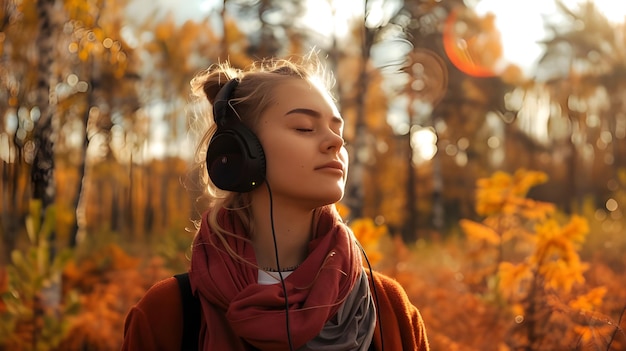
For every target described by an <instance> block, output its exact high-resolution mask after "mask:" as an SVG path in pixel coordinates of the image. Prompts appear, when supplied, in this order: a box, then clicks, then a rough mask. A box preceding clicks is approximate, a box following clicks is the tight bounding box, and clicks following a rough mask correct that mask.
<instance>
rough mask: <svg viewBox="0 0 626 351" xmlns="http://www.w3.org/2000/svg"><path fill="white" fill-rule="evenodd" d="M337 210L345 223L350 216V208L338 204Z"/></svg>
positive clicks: (336, 205)
mask: <svg viewBox="0 0 626 351" xmlns="http://www.w3.org/2000/svg"><path fill="white" fill-rule="evenodd" d="M335 208H336V209H337V212H339V216H340V217H341V218H343V220H344V221H345V220H346V219H348V217H349V216H350V208H348V206H346V205H344V204H342V203H336V204H335Z"/></svg>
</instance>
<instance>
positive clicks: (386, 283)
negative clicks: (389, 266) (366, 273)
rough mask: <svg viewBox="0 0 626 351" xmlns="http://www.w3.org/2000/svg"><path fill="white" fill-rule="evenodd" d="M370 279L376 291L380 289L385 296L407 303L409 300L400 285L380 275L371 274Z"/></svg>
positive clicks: (376, 273) (377, 273)
mask: <svg viewBox="0 0 626 351" xmlns="http://www.w3.org/2000/svg"><path fill="white" fill-rule="evenodd" d="M370 279H372V284H373V285H374V287H375V288H376V289H382V290H383V292H384V293H385V294H386V295H390V297H395V298H396V299H397V298H401V300H402V301H403V302H409V298H408V296H407V294H406V291H405V290H404V287H402V285H400V283H399V282H398V281H397V280H395V279H393V278H391V277H389V276H387V275H384V274H382V273H379V272H376V271H374V272H373V277H372V276H371V275H370Z"/></svg>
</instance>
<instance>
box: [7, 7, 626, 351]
mask: <svg viewBox="0 0 626 351" xmlns="http://www.w3.org/2000/svg"><path fill="white" fill-rule="evenodd" d="M0 1H1V2H0V4H1V5H0V117H1V118H2V120H1V121H2V123H1V124H0V172H1V173H2V178H1V179H2V183H1V186H0V209H1V216H0V239H1V240H0V350H117V349H119V347H120V345H121V340H122V331H123V322H124V317H125V315H126V313H127V312H128V309H129V308H130V307H131V306H132V305H133V304H134V303H135V302H136V301H138V299H139V298H140V297H141V296H142V295H143V293H144V292H145V291H146V289H148V288H149V287H150V286H151V285H152V284H153V283H154V282H156V281H158V280H159V279H163V278H165V277H168V276H171V275H173V274H175V273H178V272H182V271H185V270H186V269H187V267H188V264H189V253H190V248H189V247H190V244H191V240H192V237H193V234H194V225H193V220H195V219H197V218H198V217H199V215H200V213H201V212H202V211H203V210H205V209H206V207H205V206H203V202H202V201H199V199H198V198H197V197H198V195H199V192H198V189H197V188H194V187H193V184H194V179H196V178H197V175H196V174H193V173H190V166H191V165H192V164H193V162H194V161H195V159H194V158H195V156H196V150H195V144H196V142H197V140H198V137H199V136H200V134H201V133H202V132H203V131H201V130H200V131H199V130H197V128H196V126H195V124H194V123H195V122H196V118H197V116H198V113H201V112H202V111H203V110H204V109H206V107H207V106H206V105H205V104H203V103H201V102H198V101H195V100H193V99H192V98H191V96H190V86H189V81H190V80H191V79H192V78H193V76H194V75H195V74H197V73H198V72H200V71H202V70H204V69H206V68H208V67H209V66H210V65H211V64H214V63H217V62H223V61H226V60H228V61H230V62H231V63H232V64H233V65H234V66H236V67H240V68H244V67H246V66H247V65H249V64H250V63H252V62H253V61H254V60H257V59H262V58H267V57H289V56H291V55H302V54H306V53H307V52H309V51H311V50H316V51H317V52H318V53H319V56H320V57H321V58H322V59H323V60H324V61H325V63H326V64H327V66H328V68H329V70H331V71H333V72H334V73H335V77H336V84H335V86H334V91H333V93H334V95H335V96H336V98H337V103H338V106H339V108H340V111H341V113H342V116H343V118H344V119H345V121H346V130H345V136H346V139H347V142H348V150H349V152H350V175H349V181H348V186H347V191H346V196H345V198H344V199H343V200H342V201H341V203H339V204H337V206H338V208H339V210H340V212H341V213H342V215H343V216H344V217H345V218H346V220H347V221H348V223H349V224H350V226H351V227H352V229H353V230H354V232H355V235H356V236H357V237H358V238H359V240H360V241H361V242H362V243H363V245H364V246H365V248H366V250H367V252H368V256H369V257H370V259H371V261H372V263H373V264H374V266H375V268H376V269H378V270H380V271H382V272H384V273H386V274H389V275H390V276H392V277H394V278H395V279H397V280H398V281H399V282H400V283H401V284H402V285H403V286H404V287H405V289H406V291H407V294H408V295H409V297H410V298H411V300H412V301H413V303H414V304H415V305H416V306H417V307H418V308H419V309H420V311H421V312H422V315H423V317H424V320H425V323H426V325H427V327H428V332H429V336H430V341H431V346H432V348H433V350H499V351H501V350H626V335H625V333H624V327H626V321H624V319H626V315H625V311H626V289H624V286H626V273H625V271H626V270H625V268H626V255H624V252H625V250H626V236H625V233H624V231H625V230H626V228H625V224H626V220H625V219H624V211H625V206H626V203H625V201H626V79H625V78H626V27H625V20H626V2H621V1H611V0H594V1H592V0H554V1H552V0H509V1H502V0H466V1H461V0H407V1H403V0H354V1H352V0H350V1H348V0H316V1H313V0H293V1H286V0H223V1H217V0H184V1H175V0H158V1H151V0H0Z"/></svg>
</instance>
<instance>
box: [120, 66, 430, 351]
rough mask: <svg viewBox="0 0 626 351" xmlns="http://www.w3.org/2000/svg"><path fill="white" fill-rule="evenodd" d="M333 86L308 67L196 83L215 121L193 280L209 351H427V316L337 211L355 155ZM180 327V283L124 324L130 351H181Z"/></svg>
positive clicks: (264, 69)
mask: <svg viewBox="0 0 626 351" xmlns="http://www.w3.org/2000/svg"><path fill="white" fill-rule="evenodd" d="M324 77H327V76H326V75H325V73H324V72H323V69H322V68H321V65H320V63H319V61H317V60H316V59H315V58H314V57H307V58H304V59H303V60H301V62H295V61H292V60H272V61H266V62H260V63H258V64H256V65H253V66H252V67H251V68H249V69H247V70H245V71H239V70H235V69H233V68H231V67H229V65H228V64H222V65H216V66H214V67H212V68H210V69H209V70H207V71H206V72H203V73H202V74H200V75H198V76H197V77H196V78H194V79H193V81H192V87H193V91H194V93H195V95H196V96H199V97H203V98H207V99H208V101H209V102H210V103H211V104H212V105H213V118H208V120H210V121H211V122H214V123H212V126H211V127H210V128H209V129H208V131H207V133H206V135H205V137H204V139H203V142H202V143H201V146H200V148H199V150H200V151H201V152H200V154H202V155H203V156H202V162H201V163H200V165H201V168H203V169H202V175H204V177H203V179H204V180H205V181H206V184H205V185H204V188H206V191H207V192H208V194H209V195H210V198H211V199H212V203H211V206H210V210H209V211H207V212H206V213H205V214H204V215H203V217H202V219H201V223H200V224H199V230H198V233H197V234H196V237H195V239H194V243H193V251H192V256H191V268H190V270H189V281H190V283H191V291H192V292H193V295H194V296H196V297H197V298H198V299H199V301H200V306H201V317H200V331H199V335H198V343H197V345H198V349H200V350H257V349H258V350H428V342H427V338H426V332H425V328H424V324H423V321H422V319H421V316H420V314H419V312H418V310H417V309H416V308H415V307H414V306H413V305H412V304H411V303H410V302H409V300H408V298H407V296H406V293H405V292H404V290H403V289H402V287H401V286H399V284H398V283H397V282H395V281H394V280H392V279H390V278H388V277H385V276H383V275H381V274H378V273H372V271H371V268H369V269H366V268H364V265H363V262H362V251H361V249H360V247H359V245H358V243H357V242H356V240H355V238H354V236H353V234H352V233H351V232H350V230H349V228H348V227H347V226H346V225H345V224H344V223H342V221H341V218H340V217H339V215H338V213H337V211H336V210H335V207H334V203H336V202H337V201H339V200H341V198H342V197H343V195H344V187H345V182H346V176H347V171H348V155H347V151H346V149H345V148H344V140H343V120H342V118H341V117H340V114H339V111H338V110H337V107H336V106H335V104H334V102H333V100H332V98H331V95H330V93H329V90H328V89H329V86H330V85H329V84H328V83H329V82H330V80H323V78H324ZM207 148H208V150H207ZM205 155H206V157H205ZM204 167H206V168H207V169H208V172H207V170H206V169H204ZM207 173H208V177H207ZM183 320H184V317H183V312H182V299H181V294H180V290H179V286H178V284H177V281H176V279H174V278H169V279H166V280H164V281H162V282H159V283H157V284H156V285H155V286H153V287H152V288H151V289H150V290H149V291H148V292H147V293H146V295H145V296H144V297H143V298H142V299H141V301H139V302H138V304H137V305H136V306H134V307H133V308H132V309H131V311H130V313H129V315H128V316H127V319H126V325H125V330H124V335H125V338H124V346H123V349H124V350H180V349H181V345H182V343H181V342H182V341H183V340H181V339H182V335H183ZM188 324H189V322H188ZM187 327H188V326H185V328H187ZM194 339H195V337H194ZM194 346H195V340H194Z"/></svg>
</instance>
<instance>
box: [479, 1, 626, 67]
mask: <svg viewBox="0 0 626 351" xmlns="http://www.w3.org/2000/svg"><path fill="white" fill-rule="evenodd" d="M562 1H563V3H564V4H565V5H566V6H568V7H569V8H571V9H576V8H577V6H579V5H580V3H582V2H584V0H562ZM473 2H476V3H477V5H476V8H475V10H476V12H477V13H478V14H479V15H483V14H486V13H487V12H491V13H493V14H494V15H495V16H496V26H497V27H498V29H499V30H500V33H501V38H502V49H503V52H504V56H505V58H506V60H507V61H509V62H511V63H514V64H516V65H517V66H520V67H521V68H522V69H523V70H524V71H525V72H528V71H529V70H532V67H533V66H534V64H535V63H536V61H537V60H538V58H539V57H540V55H541V54H542V53H543V49H542V47H541V45H540V44H539V43H538V41H540V40H542V39H543V38H545V37H546V32H545V30H544V27H543V18H542V16H551V15H554V13H555V11H556V4H555V2H554V1H553V0H506V1H505V0H480V1H473ZM593 2H594V3H595V5H596V6H597V7H598V9H599V10H600V12H602V13H603V14H604V15H605V16H606V17H607V19H609V21H611V22H613V23H624V18H625V16H626V1H624V0H593Z"/></svg>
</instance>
